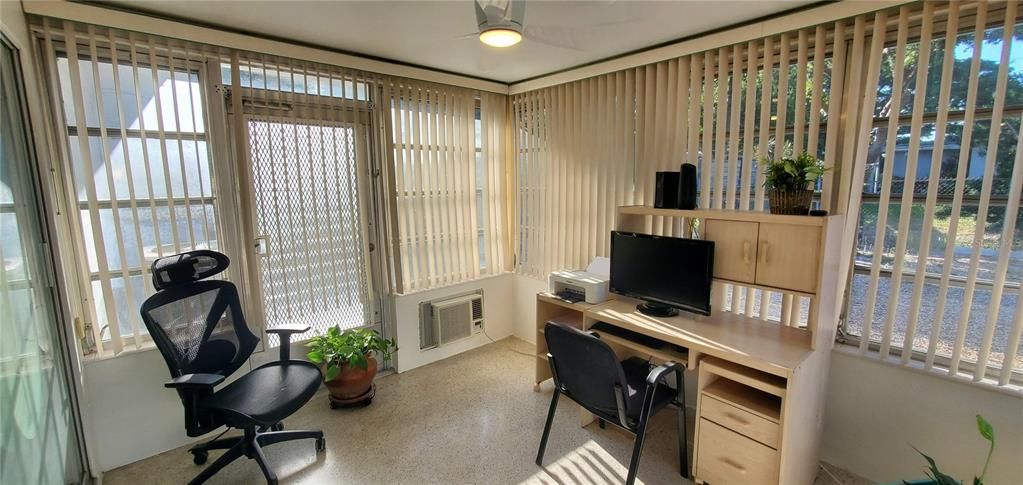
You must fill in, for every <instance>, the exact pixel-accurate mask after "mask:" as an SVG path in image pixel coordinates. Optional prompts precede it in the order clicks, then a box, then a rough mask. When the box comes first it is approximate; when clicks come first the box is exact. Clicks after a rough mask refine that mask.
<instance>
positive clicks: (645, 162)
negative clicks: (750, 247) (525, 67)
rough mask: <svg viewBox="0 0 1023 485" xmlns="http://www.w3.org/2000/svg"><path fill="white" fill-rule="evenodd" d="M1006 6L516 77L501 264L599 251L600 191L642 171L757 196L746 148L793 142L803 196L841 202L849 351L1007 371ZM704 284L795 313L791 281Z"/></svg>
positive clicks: (624, 197)
mask: <svg viewBox="0 0 1023 485" xmlns="http://www.w3.org/2000/svg"><path fill="white" fill-rule="evenodd" d="M1017 17H1018V5H1017V3H1016V2H1006V3H995V4H988V3H987V2H924V3H922V4H914V5H908V6H904V7H901V8H899V9H895V10H891V11H879V12H877V13H876V14H870V15H863V16H859V17H856V18H852V19H845V20H840V21H837V22H835V23H833V24H827V25H820V26H816V27H815V28H809V29H803V30H799V31H793V32H787V33H783V34H780V35H777V36H772V37H768V38H763V39H759V40H754V41H750V42H746V43H741V44H737V45H732V46H724V47H720V48H718V49H714V50H709V51H705V52H700V53H695V54H692V55H688V56H685V57H681V58H678V59H672V60H669V61H664V62H660V63H656V64H651V65H647V66H642V67H639V68H635V69H629V70H626V71H622V72H617V73H613V74H607V75H603V76H599V77H594V78H591V79H586V80H582V81H577V82H574V83H569V84H565V85H561V86H554V87H550V88H545V89H541V90H537V91H533V92H528V93H523V94H519V95H516V96H515V97H513V100H512V102H513V106H514V114H515V123H516V130H517V136H516V156H517V179H518V181H519V182H518V191H517V193H516V210H517V214H516V217H517V219H516V221H517V222H518V223H519V231H518V234H517V250H518V253H519V258H520V271H521V272H522V273H524V274H529V275H533V276H543V275H545V274H546V273H547V272H549V271H551V270H554V269H558V268H571V267H582V266H584V265H585V264H586V263H587V261H588V260H589V259H590V258H592V257H593V256H598V255H606V254H607V252H608V250H609V247H608V244H607V237H606V235H607V233H608V232H609V231H610V230H611V229H612V228H613V227H614V222H613V217H614V206H616V205H628V204H644V205H652V203H653V195H654V194H653V189H654V187H653V185H654V172H655V171H658V170H677V169H678V165H679V164H680V163H683V162H688V163H693V164H695V165H696V166H697V168H698V178H699V206H700V207H704V208H713V209H727V210H732V209H734V210H766V209H767V206H768V204H767V200H766V197H765V191H764V187H763V181H764V179H763V176H764V174H763V171H762V170H759V166H758V163H757V160H756V159H757V158H758V157H762V156H765V155H767V156H768V157H778V156H779V155H781V154H782V153H786V152H792V153H801V152H804V151H805V152H808V153H811V154H813V155H815V156H817V157H818V158H820V159H822V160H823V161H824V162H825V165H826V166H827V167H829V168H830V169H831V171H829V172H828V173H827V174H826V175H825V177H824V178H823V180H822V182H821V183H820V184H819V185H818V187H817V190H818V194H817V200H816V202H815V204H817V205H819V206H820V207H821V208H824V209H828V210H830V211H831V212H834V213H839V214H854V217H848V218H847V219H846V227H845V230H844V234H845V236H846V237H845V238H844V239H843V241H842V244H843V247H842V250H843V254H849V255H850V256H851V258H850V259H849V260H848V261H842V264H841V267H840V271H839V273H840V274H842V275H850V274H851V275H852V276H851V277H850V278H849V284H850V287H849V296H848V298H847V299H845V300H843V299H839V301H838V302H836V303H837V304H839V305H844V304H848V309H847V314H846V318H845V323H844V325H845V327H844V329H845V330H846V331H847V333H848V334H849V336H851V337H852V338H854V339H856V338H858V337H859V336H863V337H861V338H859V339H858V340H857V343H858V344H859V351H861V352H863V353H871V354H872V355H879V356H881V357H883V358H886V357H888V356H889V355H891V354H893V353H898V354H899V355H898V356H897V357H896V358H895V362H897V363H901V364H904V365H922V366H925V367H928V368H930V367H932V366H934V365H935V363H936V362H940V363H941V364H942V368H943V369H947V372H948V373H950V374H952V375H959V374H962V373H965V372H968V373H969V375H968V377H969V378H971V379H972V380H975V381H980V380H986V381H987V382H995V383H997V384H998V385H1006V384H1009V383H1010V381H1012V380H1013V376H1012V374H1013V372H1012V371H1011V369H1016V370H1017V372H1018V371H1019V370H1023V359H1021V353H1023V352H1021V350H1020V344H1021V333H1023V322H1021V314H1023V311H1021V308H1023V305H1020V304H1018V303H1017V302H1018V299H1019V292H1020V290H1019V281H1020V275H1021V274H1023V273H1021V271H1023V270H1021V269H1020V268H1021V267H1023V257H1021V254H1023V251H1021V249H1023V242H1021V239H1023V238H1021V234H1020V233H1021V226H1023V224H1021V223H1020V221H1019V218H1020V213H1019V204H1020V193H1021V192H1023V173H1020V172H1023V168H1020V167H1021V163H1020V161H1019V160H1018V159H1017V158H1016V157H1017V153H1018V151H1017V146H1018V145H1019V143H1020V137H1019V136H1018V133H1019V129H1020V123H1021V118H1023V86H1021V84H1020V80H1019V79H1023V73H1019V72H1018V71H1017V70H1018V69H1020V68H1018V66H1019V65H1023V62H1021V61H1020V59H1023V46H1021V45H1020V41H1018V40H1016V39H1018V38H1020V37H1021V31H1023V28H1021V27H1020V26H1019V25H1018V22H1017V21H1018V18H1017ZM950 32H951V33H952V35H949V33H950ZM1014 66H1017V67H1014ZM971 137H972V138H971ZM579 182H581V183H579ZM594 193H596V195H594ZM689 229H690V228H686V227H682V226H681V224H680V221H679V220H671V219H669V218H664V219H663V220H661V219H657V218H653V220H652V222H651V223H650V226H649V227H648V228H647V230H648V231H649V232H653V233H662V234H672V235H683V234H685V235H688V234H689V233H688V231H689ZM875 248H876V249H875ZM918 255H926V257H924V258H921V257H919V256H918ZM918 260H920V261H921V263H920V270H917V264H918V263H917V261H918ZM715 294H716V295H717V298H721V308H723V309H725V310H728V311H734V312H739V313H744V314H747V315H751V316H756V317H758V318H762V319H771V320H779V321H780V322H781V323H782V324H785V325H802V324H803V323H804V322H805V313H806V310H807V305H808V301H807V299H805V298H801V297H799V296H792V295H778V294H773V295H772V294H769V292H766V291H761V290H759V289H753V288H742V287H740V286H738V285H721V286H720V287H719V288H717V290H716V291H715ZM836 313H837V312H836ZM907 322H908V323H907ZM907 342H908V344H907ZM903 347H906V348H905V350H902V349H903ZM1003 367H1004V368H1005V370H1000V369H1002V368H1003Z"/></svg>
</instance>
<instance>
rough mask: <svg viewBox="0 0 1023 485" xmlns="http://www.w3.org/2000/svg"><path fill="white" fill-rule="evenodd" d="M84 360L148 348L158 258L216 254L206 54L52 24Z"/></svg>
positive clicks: (45, 38) (46, 52)
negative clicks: (146, 307)
mask: <svg viewBox="0 0 1023 485" xmlns="http://www.w3.org/2000/svg"><path fill="white" fill-rule="evenodd" d="M39 31H40V34H41V36H42V46H43V48H42V53H43V56H45V59H44V63H45V67H46V72H47V79H48V82H49V85H50V88H49V90H48V91H49V92H50V93H51V96H52V99H51V102H52V104H53V106H54V107H55V109H56V110H57V117H58V125H57V126H60V128H59V130H62V132H60V133H57V137H58V150H59V152H60V153H61V154H62V156H63V158H64V160H66V161H67V164H66V165H65V168H66V170H67V172H66V174H65V176H64V180H66V181H67V183H66V187H67V188H66V190H65V193H66V198H65V199H64V200H63V201H62V203H61V204H59V207H62V208H65V209H66V210H67V212H68V213H69V214H72V216H71V217H69V218H68V219H69V220H68V223H69V224H70V226H71V230H72V234H73V238H74V242H75V244H74V246H75V249H76V251H75V253H76V254H75V258H76V260H77V261H76V263H75V264H74V265H73V267H77V268H82V271H81V272H80V273H79V274H76V275H75V277H76V278H77V281H76V283H77V285H78V286H79V289H80V294H81V299H80V300H79V301H78V302H76V307H79V308H78V310H79V312H80V313H79V314H80V315H83V316H84V321H85V324H84V325H83V327H84V328H85V329H86V332H87V333H88V334H89V335H87V336H83V337H87V340H88V341H89V343H90V344H89V345H87V346H86V353H90V352H94V351H98V352H105V353H114V354H116V353H119V352H121V351H122V350H124V349H126V348H140V347H142V346H143V345H145V344H146V343H147V342H148V335H147V333H146V330H145V328H144V327H142V326H141V325H140V319H139V318H138V308H139V306H140V305H141V303H142V301H143V300H144V299H145V298H146V297H148V296H149V295H150V294H151V293H152V292H153V289H152V287H151V285H150V284H149V283H148V281H149V279H150V274H149V266H150V264H151V262H152V261H153V260H155V259H156V258H159V257H162V256H165V255H170V254H174V253H178V252H182V251H187V250H190V249H199V248H210V249H217V247H218V246H217V244H218V241H217V237H218V231H217V227H218V217H217V211H216V205H217V204H216V201H217V199H216V194H217V192H218V191H217V190H216V189H215V185H216V183H215V180H214V177H213V174H212V171H211V169H210V156H209V146H208V137H207V129H206V116H205V115H206V113H205V110H206V106H207V100H206V98H205V91H204V89H203V87H202V86H203V84H202V82H203V81H202V78H203V76H204V72H203V58H204V56H205V53H204V52H203V51H202V49H203V48H202V47H197V46H193V45H189V44H187V43H183V42H174V41H169V40H167V39H159V38H152V37H149V36H145V35H141V34H134V33H129V34H124V33H115V32H113V31H107V30H101V29H99V28H96V27H93V26H85V25H81V24H75V23H71V22H57V21H51V20H49V19H44V20H43V23H42V27H41V28H40V29H39Z"/></svg>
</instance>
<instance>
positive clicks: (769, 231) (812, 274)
mask: <svg viewBox="0 0 1023 485" xmlns="http://www.w3.org/2000/svg"><path fill="white" fill-rule="evenodd" d="M820 251H821V228H820V227H816V226H800V225H794V224H777V223H763V224H760V242H759V243H758V247H757V278H756V283H757V284H758V285H763V286H771V287H774V288H781V289H786V290H793V291H801V292H806V293H814V292H816V290H817V266H818V264H819V261H818V260H819V259H820ZM715 262H716V261H715Z"/></svg>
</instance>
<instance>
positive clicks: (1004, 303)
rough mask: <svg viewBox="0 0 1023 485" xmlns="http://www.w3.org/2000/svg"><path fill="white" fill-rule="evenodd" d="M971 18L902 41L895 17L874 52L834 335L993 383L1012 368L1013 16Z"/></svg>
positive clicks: (903, 31)
mask: <svg viewBox="0 0 1023 485" xmlns="http://www.w3.org/2000/svg"><path fill="white" fill-rule="evenodd" d="M980 8H981V9H982V10H986V9H987V6H986V4H982V6H981V7H980ZM957 9H958V6H957V7H955V8H954V9H953V10H952V12H956V10H957ZM928 11H930V14H929V13H928ZM994 13H997V12H992V17H994ZM904 15H905V14H904ZM929 15H930V16H929ZM932 15H933V6H927V7H925V11H924V18H925V19H929V18H934V17H932ZM949 15H953V16H954V15H955V13H951V14H949ZM1005 16H1009V14H1008V13H1006V14H1005ZM964 18H965V17H964ZM957 23H958V18H953V19H951V20H950V21H949V22H948V24H949V25H951V27H950V28H953V29H956V24H957ZM972 24H973V23H972V22H971V23H970V25H959V26H958V29H956V30H954V31H953V32H954V33H953V34H952V36H951V37H948V36H947V35H946V33H945V31H944V29H943V28H942V29H941V31H939V32H935V33H933V34H932V33H931V32H929V29H924V30H923V32H921V33H920V34H919V36H918V37H917V38H915V39H913V38H910V39H907V30H908V28H907V27H906V26H905V23H903V24H902V26H901V28H900V30H899V37H898V39H896V42H895V43H894V44H891V45H888V46H886V47H885V48H884V51H883V52H882V53H881V56H882V57H881V72H880V82H879V85H878V86H877V92H878V96H877V101H876V104H875V106H874V110H873V116H874V121H873V131H872V132H871V141H870V145H869V148H868V153H867V165H866V174H865V178H864V183H863V187H862V204H861V206H860V228H859V232H858V234H857V240H856V254H855V273H854V276H853V280H852V288H851V294H850V298H849V302H850V305H849V310H848V318H846V323H845V328H844V330H845V332H846V333H847V334H848V335H850V336H852V337H854V338H855V339H856V341H858V342H859V343H860V344H861V348H862V349H867V348H868V347H870V348H876V349H877V350H879V352H880V353H881V354H882V357H886V356H888V355H891V354H898V355H899V356H900V357H901V359H902V361H903V362H908V361H909V360H910V359H913V358H916V359H919V360H921V361H923V362H924V363H925V365H926V366H927V367H931V366H933V365H935V364H936V363H938V364H941V365H943V366H948V367H949V372H950V373H952V374H957V373H959V372H966V371H970V373H971V374H972V377H973V378H974V380H981V379H983V378H985V377H997V378H998V379H999V381H1001V384H1002V385H1004V384H1005V383H1007V382H1008V381H1009V380H1010V377H1011V376H1010V372H1009V369H1015V370H1017V371H1019V370H1023V352H1020V347H1019V344H1020V339H1019V330H1020V310H1019V306H1020V303H1019V297H1020V285H1019V282H1020V281H1021V280H1023V221H1020V220H1019V218H1020V214H1019V212H1018V207H1019V205H1020V196H1021V195H1020V187H1019V181H1018V180H1017V179H1018V178H1019V177H1020V174H1019V173H1014V172H1019V171H1020V170H1023V169H1021V168H1020V165H1021V164H1020V161H1019V160H1018V159H1017V153H1016V150H1017V147H1018V143H1019V142H1020V137H1019V131H1020V121H1021V118H1023V41H1021V40H1020V39H1023V25H1021V24H1019V23H1016V22H1015V18H1012V17H1009V20H1008V21H1007V23H1005V24H1003V21H1001V20H996V21H991V22H988V23H987V24H986V25H982V26H980V28H979V30H976V31H975V29H974V26H973V25H972ZM932 25H939V26H940V25H943V24H941V23H940V22H939V21H938V19H935V22H934V23H933V24H932ZM1005 25H1007V26H1008V28H1009V31H1008V32H1006V31H1005ZM978 40H979V42H978ZM1000 83H1005V88H1004V89H1000V88H999V84H1000ZM864 337H866V338H864ZM904 349H906V350H910V349H911V352H906V351H904ZM1007 359H1011V361H1010V360H1007Z"/></svg>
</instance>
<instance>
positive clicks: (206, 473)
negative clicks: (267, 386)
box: [188, 423, 327, 485]
mask: <svg viewBox="0 0 1023 485" xmlns="http://www.w3.org/2000/svg"><path fill="white" fill-rule="evenodd" d="M283 429H284V425H283V424H282V423H277V424H275V425H273V426H270V427H266V428H257V427H255V426H252V427H248V428H244V430H243V431H244V432H245V434H244V435H242V436H231V437H227V438H218V439H215V440H212V441H207V442H205V443H200V444H198V445H195V446H193V447H192V448H190V449H189V450H188V451H189V452H191V453H192V461H194V462H195V464H197V465H202V464H203V463H206V460H207V458H208V457H209V452H210V450H227V451H225V452H224V454H223V455H220V457H219V458H217V459H216V460H215V461H214V462H213V463H211V464H210V465H209V466H207V467H206V468H205V469H203V471H202V472H200V473H199V474H198V475H196V476H195V478H193V479H192V481H190V482H188V484H189V485H199V484H201V483H204V482H206V480H209V479H210V477H212V476H213V475H215V474H216V473H217V472H218V471H220V470H221V469H223V468H224V467H225V466H227V465H228V464H230V463H231V462H233V461H235V460H237V459H238V458H241V457H243V456H244V457H246V458H249V459H253V460H256V463H257V464H258V465H259V468H260V470H262V471H263V476H264V477H265V478H266V483H267V484H268V485H276V484H277V474H276V473H274V471H273V469H272V468H271V467H270V462H269V461H267V459H266V456H265V455H263V447H264V446H269V445H272V444H274V443H283V442H285V441H294V440H302V439H315V440H316V452H317V453H319V452H321V451H323V450H324V449H326V446H327V442H326V440H325V439H324V438H323V431H319V430H314V431H304V430H303V431H283Z"/></svg>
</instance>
